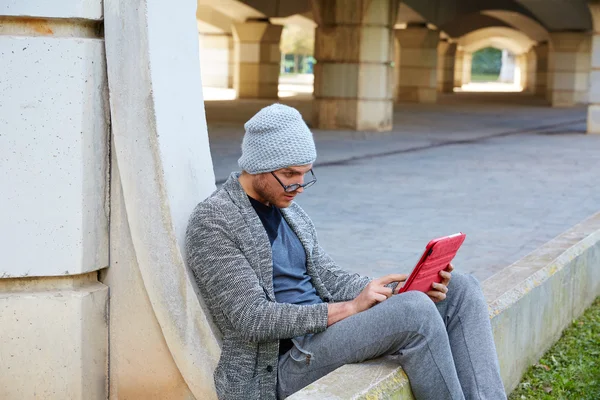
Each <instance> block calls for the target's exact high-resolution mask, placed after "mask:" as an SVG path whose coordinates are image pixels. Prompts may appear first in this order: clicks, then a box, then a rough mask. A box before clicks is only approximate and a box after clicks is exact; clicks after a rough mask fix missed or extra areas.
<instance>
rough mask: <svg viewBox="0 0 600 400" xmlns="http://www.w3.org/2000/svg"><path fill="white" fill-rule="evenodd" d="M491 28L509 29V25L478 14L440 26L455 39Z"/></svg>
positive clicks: (465, 16) (468, 15)
mask: <svg viewBox="0 0 600 400" xmlns="http://www.w3.org/2000/svg"><path fill="white" fill-rule="evenodd" d="M491 27H504V28H510V25H509V24H507V23H506V22H504V21H501V20H499V19H497V18H494V17H491V16H489V15H483V14H481V13H479V12H476V13H471V14H465V15H462V16H460V17H458V18H456V19H454V20H452V21H451V22H449V23H447V24H444V25H442V26H440V29H441V30H442V31H444V32H446V33H447V34H448V35H449V36H450V37H453V38H457V37H461V36H464V35H466V34H468V33H470V32H473V31H477V30H479V29H484V28H491Z"/></svg>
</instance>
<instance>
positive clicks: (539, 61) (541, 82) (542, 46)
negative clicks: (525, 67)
mask: <svg viewBox="0 0 600 400" xmlns="http://www.w3.org/2000/svg"><path fill="white" fill-rule="evenodd" d="M549 50H550V46H549V44H548V42H542V43H538V44H537V45H536V46H534V48H533V51H534V52H535V62H536V64H535V94H536V96H541V97H546V95H547V93H548V53H549Z"/></svg>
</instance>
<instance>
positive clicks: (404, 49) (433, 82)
mask: <svg viewBox="0 0 600 400" xmlns="http://www.w3.org/2000/svg"><path fill="white" fill-rule="evenodd" d="M395 36H396V42H397V46H396V50H397V52H396V73H397V79H398V87H397V89H396V90H397V93H396V96H395V97H396V100H397V101H399V102H413V103H435V102H436V100H437V81H438V79H437V62H438V54H437V47H438V43H439V38H440V33H439V32H438V31H435V30H431V29H429V28H427V26H426V25H424V24H417V25H411V24H409V25H408V26H407V27H406V29H398V30H396V31H395Z"/></svg>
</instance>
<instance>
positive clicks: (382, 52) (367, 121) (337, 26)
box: [313, 0, 398, 131]
mask: <svg viewBox="0 0 600 400" xmlns="http://www.w3.org/2000/svg"><path fill="white" fill-rule="evenodd" d="M397 10H398V1H396V0H392V1H390V0H372V1H370V2H365V7H356V4H355V1H354V0H338V1H335V2H332V1H328V0H316V1H314V2H313V15H314V16H315V20H316V22H317V24H318V26H317V29H316V35H315V58H316V59H317V64H316V65H315V67H314V68H315V69H314V71H315V89H314V97H315V100H314V103H313V104H314V110H313V124H314V125H313V126H314V127H317V128H321V129H355V130H376V131H385V130H390V129H391V128H392V113H393V99H392V86H393V85H392V82H393V80H392V67H391V61H392V44H393V41H392V25H393V24H394V22H395V18H396V13H397Z"/></svg>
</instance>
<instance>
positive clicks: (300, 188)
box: [296, 182, 304, 194]
mask: <svg viewBox="0 0 600 400" xmlns="http://www.w3.org/2000/svg"><path fill="white" fill-rule="evenodd" d="M302 183H304V182H302ZM296 192H298V194H300V193H302V192H304V188H303V187H299V188H298V189H296Z"/></svg>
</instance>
